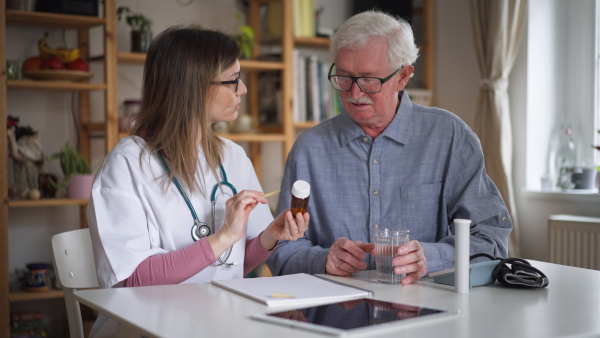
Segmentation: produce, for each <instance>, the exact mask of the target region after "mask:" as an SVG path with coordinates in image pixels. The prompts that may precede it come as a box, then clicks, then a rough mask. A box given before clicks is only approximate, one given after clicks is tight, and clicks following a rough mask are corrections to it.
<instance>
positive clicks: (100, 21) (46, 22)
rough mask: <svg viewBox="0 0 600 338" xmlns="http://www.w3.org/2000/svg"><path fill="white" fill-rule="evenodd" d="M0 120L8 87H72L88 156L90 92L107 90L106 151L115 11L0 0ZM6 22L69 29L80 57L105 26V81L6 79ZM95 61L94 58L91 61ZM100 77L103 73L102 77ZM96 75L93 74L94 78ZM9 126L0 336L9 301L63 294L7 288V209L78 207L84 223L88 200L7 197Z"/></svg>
mask: <svg viewBox="0 0 600 338" xmlns="http://www.w3.org/2000/svg"><path fill="white" fill-rule="evenodd" d="M104 12H105V13H116V1H115V0H105V1H104ZM0 21H1V22H0V41H2V43H1V44H0V67H2V71H0V120H2V121H6V118H7V115H8V114H7V100H8V99H12V97H11V98H9V96H8V93H7V92H8V90H32V91H33V92H32V94H31V95H30V96H35V91H71V92H75V93H77V94H78V96H79V105H78V107H77V111H78V112H79V117H78V123H79V126H78V129H79V144H80V151H81V153H82V154H83V155H84V156H85V157H86V158H87V159H88V160H89V159H91V149H90V136H91V135H90V130H91V129H92V128H91V127H90V126H91V123H90V114H91V112H90V92H91V91H102V92H104V106H105V107H104V108H105V112H104V115H105V121H104V123H102V124H101V127H100V128H101V129H102V134H103V135H104V137H105V148H106V152H108V151H109V150H110V149H112V147H114V145H116V143H117V141H118V116H117V108H118V105H117V100H116V97H117V92H116V76H117V70H116V65H117V53H116V15H114V14H113V15H107V16H106V17H105V18H99V17H91V16H83V15H68V14H54V13H42V12H25V11H18V10H11V9H6V0H0ZM7 26H25V27H44V28H48V29H68V30H75V31H76V32H77V45H78V48H79V50H80V55H81V58H82V59H84V60H85V59H88V57H89V42H90V34H89V33H90V29H91V28H93V27H98V26H100V27H103V38H102V40H103V46H104V54H105V57H103V58H102V60H100V61H101V62H102V63H103V64H104V74H103V78H104V81H103V82H102V83H94V82H90V80H87V81H84V82H67V81H35V80H28V79H26V78H24V79H23V80H7V79H6V66H5V65H6V62H5V61H6V52H7V47H6V41H7V40H10V37H9V36H7V31H6V27H7ZM90 61H96V60H90ZM99 77H100V78H102V76H99ZM93 80H94V79H93V78H92V79H91V81H93ZM6 140H7V132H6V128H0V172H2V174H1V175H0V300H2V301H1V302H0V338H4V337H6V338H8V337H9V335H10V325H9V323H10V303H11V302H20V301H35V300H40V299H51V298H62V296H63V292H62V291H60V290H50V291H46V292H27V291H17V292H11V291H9V255H10V252H9V241H8V238H9V211H10V210H9V209H13V208H39V207H65V206H78V207H79V208H80V212H81V222H82V223H81V225H82V226H86V224H85V206H86V205H87V203H88V201H87V200H86V199H64V198H56V199H40V200H9V199H8V175H7V174H6V173H7V167H8V152H7V146H6Z"/></svg>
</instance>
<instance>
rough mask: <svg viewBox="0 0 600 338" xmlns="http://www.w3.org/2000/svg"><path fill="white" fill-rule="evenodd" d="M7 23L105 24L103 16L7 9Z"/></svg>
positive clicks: (47, 25) (49, 25)
mask: <svg viewBox="0 0 600 338" xmlns="http://www.w3.org/2000/svg"><path fill="white" fill-rule="evenodd" d="M6 23H7V24H11V25H24V26H41V27H45V28H66V29H82V28H83V29H86V28H91V27H95V26H100V25H104V24H105V23H106V20H105V19H103V18H98V17H93V16H85V15H70V14H56V13H42V12H25V11H17V10H13V9H7V10H6Z"/></svg>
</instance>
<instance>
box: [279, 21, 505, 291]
mask: <svg viewBox="0 0 600 338" xmlns="http://www.w3.org/2000/svg"><path fill="white" fill-rule="evenodd" d="M331 50H332V53H333V57H334V62H335V63H334V65H332V67H331V70H330V74H329V80H330V82H331V85H332V86H333V88H335V89H336V90H337V91H339V93H340V97H341V99H342V102H343V105H344V111H343V112H342V113H341V114H340V115H338V116H336V117H334V118H332V119H329V120H327V121H324V122H322V123H321V124H319V125H317V126H316V127H314V128H312V129H310V130H308V131H306V132H305V133H303V134H302V135H301V136H300V137H299V138H298V140H297V141H296V143H295V144H294V147H293V149H292V151H291V152H290V154H289V157H288V159H287V164H286V168H285V174H284V178H283V181H282V183H281V189H282V194H281V196H280V199H279V205H278V208H277V209H278V210H277V212H281V211H283V210H285V209H286V208H288V207H289V205H288V204H289V201H290V195H289V194H290V191H291V186H292V184H293V183H294V182H295V181H296V180H299V179H302V180H306V181H308V182H310V184H311V188H312V191H311V197H310V203H309V207H308V209H309V211H310V213H311V226H310V228H309V229H308V231H307V232H306V233H305V236H304V238H302V239H300V240H298V241H296V242H281V243H279V245H278V247H277V248H276V250H275V252H274V253H273V254H272V255H271V256H270V258H269V259H268V260H267V264H268V266H269V268H270V269H271V271H272V272H273V274H275V275H282V274H290V273H298V272H306V273H329V274H333V275H340V276H347V275H350V274H352V273H355V272H358V271H360V270H364V269H367V268H368V269H374V268H375V262H374V257H373V256H372V255H371V251H372V250H373V244H371V243H372V242H373V240H372V238H373V232H374V230H376V229H382V228H389V229H408V230H410V237H411V241H410V242H409V243H408V244H405V245H403V246H401V247H400V248H399V249H398V255H399V256H398V257H396V258H394V260H393V261H392V264H393V265H394V266H395V269H394V272H395V273H397V274H404V273H406V277H404V278H403V279H402V284H410V283H412V282H414V281H415V280H417V279H419V278H421V277H423V276H426V275H427V274H428V273H429V272H434V271H438V270H442V269H446V268H451V267H453V266H454V240H455V238H454V223H453V220H454V219H457V218H463V219H470V220H471V221H472V223H471V233H470V243H471V245H470V249H471V254H472V255H473V254H477V253H486V254H488V255H491V256H493V257H506V256H507V252H508V248H507V246H508V236H509V233H510V231H511V229H512V223H511V220H510V217H509V215H508V211H507V209H506V207H505V205H504V202H503V200H502V198H501V196H500V194H499V192H498V190H497V189H496V187H495V185H494V183H493V182H492V181H491V180H490V178H489V177H488V176H487V174H486V171H485V166H484V158H483V153H482V150H481V146H480V143H479V140H478V138H477V136H476V135H475V134H474V133H473V131H471V129H469V127H468V126H467V125H466V124H465V123H464V122H463V121H462V120H461V119H460V118H458V117H457V116H456V115H454V114H452V113H450V112H448V111H445V110H442V109H438V108H429V107H423V106H419V105H416V104H413V103H412V102H411V101H410V99H409V97H408V95H407V94H406V92H405V91H404V87H405V86H406V83H407V82H408V80H409V78H410V77H411V74H412V73H413V71H414V67H413V66H412V64H413V63H414V62H415V60H416V59H417V53H418V49H417V47H416V46H415V44H414V38H413V33H412V30H411V28H410V26H409V25H408V23H406V22H405V21H403V20H401V19H396V18H394V17H392V16H390V15H387V14H384V13H380V12H375V11H369V12H363V13H360V14H357V15H355V16H353V17H352V18H350V19H348V21H346V23H344V25H342V27H340V29H339V30H338V31H337V32H336V34H335V35H334V36H333V37H332V39H331Z"/></svg>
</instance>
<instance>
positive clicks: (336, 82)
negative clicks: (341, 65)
mask: <svg viewBox="0 0 600 338" xmlns="http://www.w3.org/2000/svg"><path fill="white" fill-rule="evenodd" d="M334 66H335V63H334V64H332V65H331V68H329V75H327V78H328V79H329V82H331V86H332V87H333V89H335V90H338V91H340V92H347V91H349V90H350V89H352V84H354V82H356V84H357V85H358V88H359V89H360V90H361V91H362V92H364V93H369V94H374V93H379V92H380V91H381V88H382V86H383V84H384V83H386V82H387V81H389V80H390V79H391V78H393V77H394V75H396V74H398V72H399V71H400V70H401V69H402V68H404V66H402V67H400V68H398V70H396V71H395V72H393V73H392V74H390V76H388V77H386V78H385V79H380V78H378V77H362V76H344V75H331V71H332V70H333V67H334Z"/></svg>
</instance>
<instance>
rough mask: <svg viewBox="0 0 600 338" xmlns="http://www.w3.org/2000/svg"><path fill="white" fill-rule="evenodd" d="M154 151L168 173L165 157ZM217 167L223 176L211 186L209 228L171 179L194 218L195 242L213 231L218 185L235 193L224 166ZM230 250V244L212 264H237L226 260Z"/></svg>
mask: <svg viewBox="0 0 600 338" xmlns="http://www.w3.org/2000/svg"><path fill="white" fill-rule="evenodd" d="M156 153H157V154H158V158H159V159H160V161H161V163H162V165H163V168H164V169H165V171H166V172H167V175H170V174H171V169H169V166H168V165H167V162H166V161H165V158H164V157H163V155H162V153H161V152H160V150H158V149H157V151H156ZM219 169H220V170H221V175H222V176H223V180H222V181H221V182H218V183H217V184H215V186H214V187H213V190H212V193H211V195H210V204H211V212H210V213H211V220H212V224H211V227H210V228H209V227H208V225H207V224H206V223H205V222H202V221H200V219H199V218H198V215H197V214H196V210H195V209H194V206H193V205H192V202H191V201H190V199H189V198H188V196H187V194H186V193H185V191H184V190H183V187H182V186H181V184H180V183H179V181H178V180H177V178H176V177H175V175H173V179H172V181H173V184H175V186H176V187H177V190H179V193H180V194H181V196H182V197H183V200H184V201H185V204H187V207H188V209H189V210H190V213H191V214H192V218H193V219H194V225H192V228H191V236H192V240H193V241H194V242H196V241H197V240H199V239H200V238H203V237H206V236H209V235H210V234H211V233H215V213H216V211H215V209H216V204H217V199H216V196H217V190H218V189H219V187H220V186H226V187H229V188H230V189H231V192H233V195H237V189H236V188H235V187H234V186H233V184H231V183H229V181H228V180H227V174H226V173H225V168H224V167H223V165H222V164H219ZM232 250H233V246H230V247H229V248H228V249H227V251H225V253H224V255H225V259H223V258H222V256H220V257H219V258H218V259H217V262H215V263H213V265H215V266H221V265H237V264H235V262H234V263H228V262H227V260H228V259H229V256H230V255H231V251H232Z"/></svg>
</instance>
